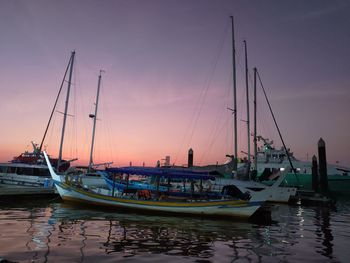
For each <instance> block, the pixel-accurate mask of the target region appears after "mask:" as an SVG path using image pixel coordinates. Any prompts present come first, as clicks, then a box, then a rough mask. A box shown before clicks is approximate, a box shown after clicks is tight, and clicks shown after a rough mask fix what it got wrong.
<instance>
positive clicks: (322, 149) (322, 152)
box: [318, 138, 328, 194]
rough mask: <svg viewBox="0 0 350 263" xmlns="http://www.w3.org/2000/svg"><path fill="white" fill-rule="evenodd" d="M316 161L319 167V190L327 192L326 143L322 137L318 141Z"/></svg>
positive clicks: (323, 192)
mask: <svg viewBox="0 0 350 263" xmlns="http://www.w3.org/2000/svg"><path fill="white" fill-rule="evenodd" d="M318 161H319V169H320V190H321V193H322V194H326V193H327V192H328V179H327V160H326V143H325V142H324V140H323V139H322V138H320V140H319V141H318Z"/></svg>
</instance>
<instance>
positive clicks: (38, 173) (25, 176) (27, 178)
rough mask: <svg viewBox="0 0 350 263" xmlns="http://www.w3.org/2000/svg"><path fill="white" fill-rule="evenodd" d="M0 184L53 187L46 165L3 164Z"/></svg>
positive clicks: (0, 167)
mask: <svg viewBox="0 0 350 263" xmlns="http://www.w3.org/2000/svg"><path fill="white" fill-rule="evenodd" d="M0 183H1V184H11V185H25V186H49V185H51V186H52V183H51V176H50V172H49V169H48V168H47V166H46V165H40V164H23V163H2V164H0Z"/></svg>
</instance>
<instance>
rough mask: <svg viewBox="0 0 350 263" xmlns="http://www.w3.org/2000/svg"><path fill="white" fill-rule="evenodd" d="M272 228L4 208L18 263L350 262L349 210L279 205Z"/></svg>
mask: <svg viewBox="0 0 350 263" xmlns="http://www.w3.org/2000/svg"><path fill="white" fill-rule="evenodd" d="M272 219H273V222H272V223H271V224H257V223H251V222H238V221H225V220H213V219H201V218H192V217H169V216H151V215H140V214H136V213H125V212H123V213H122V212H116V211H113V212H108V211H107V210H95V209H91V208H87V207H79V206H76V205H75V206H73V205H69V204H66V203H62V202H61V201H59V199H56V200H51V201H46V200H41V201H38V200H17V201H16V202H14V201H11V202H9V201H1V202H0V230H1V231H0V257H1V258H3V259H7V260H10V261H15V262H102V261H103V262H116V261H130V262H165V261H167V262H233V261H237V262H350V249H349V248H348V246H349V243H350V226H349V224H350V202H349V201H339V202H338V204H337V208H336V209H329V208H320V207H302V206H287V205H278V206H275V207H274V208H273V210H272Z"/></svg>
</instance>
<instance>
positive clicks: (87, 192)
mask: <svg viewBox="0 0 350 263" xmlns="http://www.w3.org/2000/svg"><path fill="white" fill-rule="evenodd" d="M44 156H45V159H46V162H47V165H48V167H49V171H50V174H51V176H52V179H53V181H54V184H55V186H56V188H57V191H58V193H59V194H60V196H61V197H62V199H63V200H65V201H71V202H78V203H86V204H90V205H96V206H105V207H110V208H111V207H112V208H113V207H114V208H118V209H127V210H136V211H140V212H152V213H155V212H158V213H165V214H177V215H197V216H215V217H217V216H220V217H229V218H232V217H234V218H249V217H251V216H252V215H253V214H254V213H255V212H257V210H259V208H261V207H262V206H263V205H264V203H265V201H266V199H267V198H268V196H269V194H270V193H271V192H270V188H269V189H267V190H263V191H260V192H257V193H253V194H252V195H246V197H247V198H245V199H242V198H241V199H239V198H237V197H234V196H228V195H227V196H222V197H221V198H220V199H205V198H193V197H189V198H186V199H181V200H174V199H170V198H167V197H165V198H164V196H163V195H158V196H157V195H156V196H152V197H151V198H150V199H140V198H138V197H137V195H135V194H132V195H128V194H125V193H123V194H122V195H119V194H118V195H117V196H115V194H114V193H112V194H110V191H107V190H100V189H95V190H93V189H88V188H84V187H82V186H79V185H73V184H70V183H69V182H67V181H65V178H64V176H59V175H57V174H56V173H55V171H54V169H53V168H52V166H51V164H50V160H49V159H48V157H47V155H46V153H45V152H44ZM152 172H153V171H152ZM173 176H179V174H173ZM181 176H182V177H188V178H190V177H191V174H186V173H183V174H181ZM142 191H144V190H142ZM106 193H107V194H108V193H109V195H107V194H106Z"/></svg>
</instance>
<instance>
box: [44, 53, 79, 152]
mask: <svg viewBox="0 0 350 263" xmlns="http://www.w3.org/2000/svg"><path fill="white" fill-rule="evenodd" d="M72 59H73V57H72V56H71V57H70V59H69V62H68V65H67V68H66V71H65V73H64V76H63V79H62V82H61V86H60V89H59V91H58V94H57V97H56V100H55V104H54V106H53V108H52V111H51V114H50V118H49V121H48V123H47V126H46V129H45V132H44V136H43V139H42V140H41V143H40V147H39V152H41V149H42V147H43V143H44V140H45V137H46V134H47V130H48V129H49V126H50V122H51V119H52V116H53V114H54V112H55V109H56V105H57V102H58V99H59V97H60V94H61V91H62V87H63V84H64V83H65V79H66V76H67V72H68V69H69V65H70V63H71V61H72Z"/></svg>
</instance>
